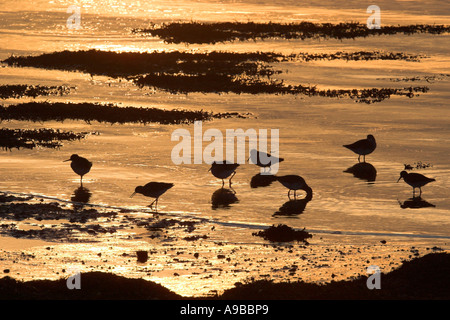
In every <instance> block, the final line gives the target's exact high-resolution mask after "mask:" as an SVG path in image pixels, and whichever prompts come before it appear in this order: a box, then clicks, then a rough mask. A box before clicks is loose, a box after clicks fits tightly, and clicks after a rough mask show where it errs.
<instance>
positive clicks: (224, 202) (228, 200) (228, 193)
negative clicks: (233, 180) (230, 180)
mask: <svg viewBox="0 0 450 320" xmlns="http://www.w3.org/2000/svg"><path fill="white" fill-rule="evenodd" d="M238 201H239V199H238V198H237V197H236V191H234V189H232V188H231V189H227V188H220V189H217V190H216V191H214V193H213V194H212V196H211V207H212V209H214V210H215V209H219V208H229V207H230V205H232V204H233V203H236V202H238Z"/></svg>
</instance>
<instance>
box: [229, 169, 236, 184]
mask: <svg viewBox="0 0 450 320" xmlns="http://www.w3.org/2000/svg"><path fill="white" fill-rule="evenodd" d="M235 174H236V171H234V172H233V174H232V175H231V177H230V180H229V181H228V182H229V184H230V187H231V179H233V177H234V175H235Z"/></svg>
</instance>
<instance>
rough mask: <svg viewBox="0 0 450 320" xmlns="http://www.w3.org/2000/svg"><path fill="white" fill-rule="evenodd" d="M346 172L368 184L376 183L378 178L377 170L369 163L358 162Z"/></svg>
mask: <svg viewBox="0 0 450 320" xmlns="http://www.w3.org/2000/svg"><path fill="white" fill-rule="evenodd" d="M344 172H346V173H351V174H353V176H354V177H355V178H358V179H361V180H366V181H367V182H374V181H375V179H376V178H377V169H375V167H374V166H373V165H372V164H370V163H368V162H358V163H356V164H355V165H353V166H351V167H350V168H348V169H347V170H344Z"/></svg>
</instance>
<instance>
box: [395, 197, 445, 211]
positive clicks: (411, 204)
mask: <svg viewBox="0 0 450 320" xmlns="http://www.w3.org/2000/svg"><path fill="white" fill-rule="evenodd" d="M398 204H399V205H400V208H402V209H407V208H409V209H420V208H430V207H431V208H435V207H436V206H435V205H434V204H432V203H429V202H428V201H426V200H424V199H422V198H421V197H413V198H409V199H408V200H405V201H403V202H401V201H400V200H398Z"/></svg>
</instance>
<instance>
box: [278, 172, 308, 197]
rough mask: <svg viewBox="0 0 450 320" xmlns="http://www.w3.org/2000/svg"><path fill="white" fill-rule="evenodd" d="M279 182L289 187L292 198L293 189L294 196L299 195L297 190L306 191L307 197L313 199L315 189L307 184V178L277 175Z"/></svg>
mask: <svg viewBox="0 0 450 320" xmlns="http://www.w3.org/2000/svg"><path fill="white" fill-rule="evenodd" d="M277 180H278V182H280V183H281V184H282V185H283V186H285V187H286V188H288V189H289V192H288V198H289V199H290V198H291V196H290V195H291V190H294V198H296V197H297V193H296V192H297V190H304V191H306V198H308V199H309V200H311V199H312V195H313V191H312V189H311V187H310V186H308V185H307V184H306V181H305V179H303V178H302V177H300V176H297V175H293V174H292V175H286V176H279V177H277Z"/></svg>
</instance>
